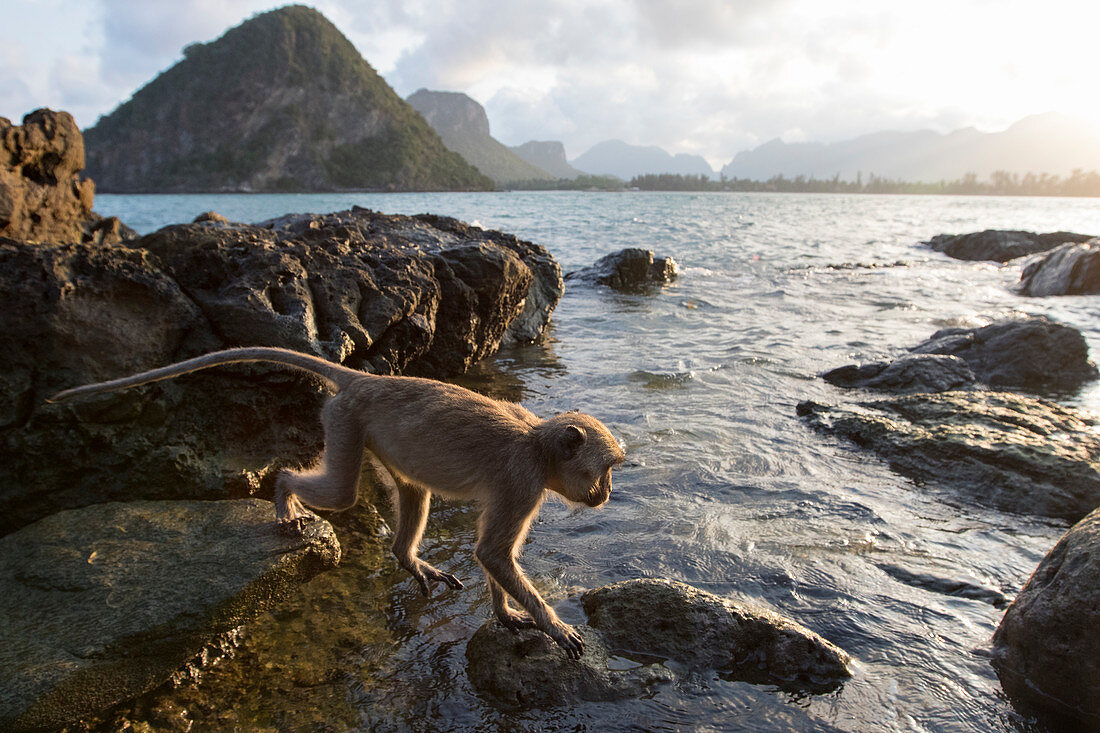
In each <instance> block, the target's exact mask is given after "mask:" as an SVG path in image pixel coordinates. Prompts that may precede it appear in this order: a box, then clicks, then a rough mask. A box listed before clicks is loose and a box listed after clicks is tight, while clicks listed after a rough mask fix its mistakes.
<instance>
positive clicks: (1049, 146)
mask: <svg viewBox="0 0 1100 733" xmlns="http://www.w3.org/2000/svg"><path fill="white" fill-rule="evenodd" d="M1075 168H1083V169H1085V170H1100V125H1097V124H1090V123H1088V122H1086V121H1084V120H1076V119H1073V118H1070V117H1065V116H1063V115H1060V114H1057V113H1053V112H1051V113H1047V114H1042V115H1035V116H1032V117H1025V118H1024V119H1022V120H1020V121H1019V122H1017V123H1016V124H1014V125H1012V126H1011V127H1009V128H1008V129H1007V130H1005V131H1003V132H992V133H985V132H979V131H978V130H975V129H974V128H972V127H971V128H966V129H963V130H956V131H955V132H951V133H948V134H941V133H938V132H933V131H931V130H921V131H917V132H878V133H873V134H870V135H862V136H860V137H856V138H853V139H851V140H845V141H842V142H837V143H785V142H783V141H782V140H779V139H776V140H772V141H771V142H768V143H765V144H763V145H761V146H760V147H757V148H754V149H752V150H748V151H744V152H741V153H738V154H737V155H736V156H734V158H733V160H732V161H731V162H730V163H729V164H728V165H726V166H725V167H724V168H722V174H723V175H724V176H726V177H727V178H749V179H753V180H767V179H769V178H772V177H774V176H777V175H783V176H786V177H788V178H792V177H794V176H798V175H804V176H812V177H814V178H832V177H833V176H835V175H839V176H840V178H841V180H855V179H856V177H857V176H860V175H861V176H862V178H863V179H864V180H866V179H867V178H869V177H870V175H872V174H874V175H876V176H879V177H880V178H888V179H893V180H903V181H914V182H916V181H921V182H929V183H931V182H936V181H941V180H957V179H960V178H962V177H963V176H965V175H966V174H968V173H974V174H976V175H977V176H978V177H979V178H988V177H989V175H990V174H991V173H993V172H994V171H999V170H1003V171H1008V172H1013V173H1020V174H1025V173H1029V172H1031V173H1049V174H1054V175H1062V176H1064V175H1067V174H1069V173H1070V172H1072V171H1073V170H1074V169H1075Z"/></svg>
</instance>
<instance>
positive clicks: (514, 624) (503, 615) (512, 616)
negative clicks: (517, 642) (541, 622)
mask: <svg viewBox="0 0 1100 733" xmlns="http://www.w3.org/2000/svg"><path fill="white" fill-rule="evenodd" d="M496 617H497V620H498V621H500V623H501V624H502V625H503V626H504V628H506V629H508V630H509V631H519V630H520V629H537V628H538V624H536V623H535V620H534V619H533V618H531V617H530V616H528V615H527V614H525V613H516V612H515V611H512V610H511V609H509V610H507V611H504V612H498V613H497V614H496Z"/></svg>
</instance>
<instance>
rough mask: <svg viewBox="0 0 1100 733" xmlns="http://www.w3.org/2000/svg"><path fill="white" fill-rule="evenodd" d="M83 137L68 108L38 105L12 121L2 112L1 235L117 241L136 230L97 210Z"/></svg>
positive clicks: (32, 239)
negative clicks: (57, 109)
mask: <svg viewBox="0 0 1100 733" xmlns="http://www.w3.org/2000/svg"><path fill="white" fill-rule="evenodd" d="M83 169H84V138H83V137H82V136H81V134H80V129H79V128H78V127H77V126H76V122H75V121H74V120H73V118H72V115H70V114H69V113H68V112H54V111H53V110H49V109H39V110H35V111H34V112H31V113H30V114H28V115H26V116H25V117H24V118H23V124H22V125H13V124H12V123H11V121H10V120H8V119H6V118H3V117H0V237H11V238H12V239H18V240H23V241H29V242H60V243H66V244H67V243H75V242H89V241H95V242H106V243H108V244H111V243H116V242H119V241H121V240H122V239H125V238H129V237H133V236H135V234H134V232H133V230H131V229H130V228H129V227H127V226H125V225H124V224H122V223H121V222H120V221H119V220H118V219H117V218H115V217H113V216H112V217H109V218H104V217H102V216H100V215H98V214H96V213H95V212H94V211H92V204H93V200H94V198H95V184H94V183H93V182H92V181H91V180H89V179H81V178H80V176H79V175H78V174H79V173H80V171H82V170H83Z"/></svg>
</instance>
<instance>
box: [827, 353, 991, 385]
mask: <svg viewBox="0 0 1100 733" xmlns="http://www.w3.org/2000/svg"><path fill="white" fill-rule="evenodd" d="M821 378H822V379H824V380H825V381H826V382H828V383H829V384H835V385H836V386H838V387H848V388H852V387H862V388H864V389H875V390H882V391H884V392H897V393H900V394H904V393H909V392H947V391H949V390H953V389H967V388H972V387H975V386H977V384H978V380H977V379H976V378H975V377H974V372H973V371H972V370H971V369H970V366H969V365H968V364H967V363H966V362H965V361H963V360H962V359H960V358H959V357H957V356H946V355H943V354H908V355H906V356H902V357H901V358H899V359H896V360H894V361H873V362H868V363H865V364H859V365H856V364H849V365H847V366H842V367H838V368H836V369H831V370H829V371H827V372H823V373H822V374H821Z"/></svg>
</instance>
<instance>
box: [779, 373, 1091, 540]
mask: <svg viewBox="0 0 1100 733" xmlns="http://www.w3.org/2000/svg"><path fill="white" fill-rule="evenodd" d="M798 414H799V415H800V416H801V417H802V418H803V419H805V420H806V422H807V423H808V424H809V425H810V426H811V427H813V428H815V429H817V430H820V431H822V432H825V433H830V434H834V435H840V436H842V437H845V438H847V439H849V440H851V441H852V442H854V443H855V444H856V445H858V446H860V447H861V448H867V449H870V450H872V451H874V452H875V453H877V454H879V455H880V456H881V457H882V458H884V459H885V460H886V461H888V462H889V464H890V467H891V468H893V469H894V470H896V471H898V472H899V473H901V474H903V475H905V476H909V477H911V478H914V479H916V480H918V481H926V480H932V481H937V482H939V483H941V484H944V485H947V486H951V487H953V488H956V489H958V490H960V491H961V492H963V493H964V494H965V495H966V496H967V497H968V498H970V499H973V500H974V501H976V502H978V503H981V504H985V505H988V506H993V507H996V508H999V509H1003V510H1006V511H1012V512H1017V513H1021V514H1037V515H1041V516H1048V517H1055V518H1059V519H1064V520H1067V521H1070V522H1074V521H1077V520H1078V519H1080V518H1081V517H1083V516H1084V515H1085V514H1086V513H1088V512H1089V511H1091V510H1092V509H1093V508H1094V507H1096V506H1097V505H1098V504H1100V433H1098V432H1097V430H1096V429H1095V418H1093V417H1092V416H1091V415H1088V414H1087V413H1083V412H1079V411H1077V410H1073V409H1071V408H1068V407H1062V406H1060V405H1057V404H1054V403H1052V402H1047V401H1045V400H1040V399H1035V398H1032V397H1026V396H1024V395H1017V394H1012V393H1007V392H971V391H959V392H941V393H938V394H913V395H904V396H899V397H890V398H885V399H880V400H873V401H868V402H859V403H856V404H850V405H837V406H830V405H820V404H817V403H815V402H802V403H800V404H799V405H798Z"/></svg>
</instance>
